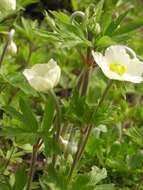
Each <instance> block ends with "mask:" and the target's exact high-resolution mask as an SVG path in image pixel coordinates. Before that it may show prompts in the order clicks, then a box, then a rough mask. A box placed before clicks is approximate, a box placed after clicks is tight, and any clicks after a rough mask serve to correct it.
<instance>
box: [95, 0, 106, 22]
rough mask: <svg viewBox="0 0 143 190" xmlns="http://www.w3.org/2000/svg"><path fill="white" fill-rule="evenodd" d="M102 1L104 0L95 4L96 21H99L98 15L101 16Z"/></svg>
mask: <svg viewBox="0 0 143 190" xmlns="http://www.w3.org/2000/svg"><path fill="white" fill-rule="evenodd" d="M104 1H105V0H101V1H99V3H98V4H97V8H96V21H97V22H99V20H100V17H101V15H102V11H103V5H104Z"/></svg>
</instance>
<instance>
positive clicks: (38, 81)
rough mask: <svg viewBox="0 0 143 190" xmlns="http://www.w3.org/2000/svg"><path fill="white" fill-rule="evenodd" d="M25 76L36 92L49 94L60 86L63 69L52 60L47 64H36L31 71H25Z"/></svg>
mask: <svg viewBox="0 0 143 190" xmlns="http://www.w3.org/2000/svg"><path fill="white" fill-rule="evenodd" d="M23 74H24V76H25V77H26V79H27V80H28V82H29V84H30V85H31V86H32V87H33V88H34V89H35V90H37V91H39V92H47V91H48V90H49V89H52V88H54V87H55V86H56V85H57V84H58V82H59V80H60V76H61V69H60V67H59V66H58V65H57V63H56V61H54V60H53V59H50V61H49V62H48V63H47V64H36V65H34V66H33V67H32V68H31V69H25V70H24V72H23Z"/></svg>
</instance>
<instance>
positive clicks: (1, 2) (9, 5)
mask: <svg viewBox="0 0 143 190" xmlns="http://www.w3.org/2000/svg"><path fill="white" fill-rule="evenodd" d="M15 9H16V0H0V10H15Z"/></svg>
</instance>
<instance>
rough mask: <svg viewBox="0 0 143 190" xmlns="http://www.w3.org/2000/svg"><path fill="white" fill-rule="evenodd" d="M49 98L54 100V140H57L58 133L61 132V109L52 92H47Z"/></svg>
mask: <svg viewBox="0 0 143 190" xmlns="http://www.w3.org/2000/svg"><path fill="white" fill-rule="evenodd" d="M49 94H50V96H52V98H53V99H54V102H55V107H56V111H57V116H56V140H57V141H58V140H59V137H60V132H61V109H60V106H59V101H58V99H57V97H56V95H55V93H54V92H53V91H50V92H49Z"/></svg>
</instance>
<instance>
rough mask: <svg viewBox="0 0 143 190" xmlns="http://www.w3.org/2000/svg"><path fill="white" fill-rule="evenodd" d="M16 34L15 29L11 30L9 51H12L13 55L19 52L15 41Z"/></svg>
mask: <svg viewBox="0 0 143 190" xmlns="http://www.w3.org/2000/svg"><path fill="white" fill-rule="evenodd" d="M14 34H15V30H14V29H11V30H10V32H9V44H8V47H7V51H8V53H10V54H12V55H15V54H16V53H17V46H16V44H15V42H14V41H13V38H14Z"/></svg>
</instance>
